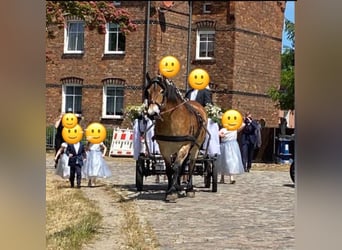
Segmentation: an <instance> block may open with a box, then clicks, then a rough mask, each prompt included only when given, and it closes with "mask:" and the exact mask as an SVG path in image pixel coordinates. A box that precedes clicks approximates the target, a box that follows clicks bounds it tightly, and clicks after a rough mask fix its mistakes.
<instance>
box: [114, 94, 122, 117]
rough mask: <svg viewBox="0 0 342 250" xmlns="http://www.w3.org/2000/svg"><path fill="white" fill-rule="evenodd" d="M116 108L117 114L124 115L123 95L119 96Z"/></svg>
mask: <svg viewBox="0 0 342 250" xmlns="http://www.w3.org/2000/svg"><path fill="white" fill-rule="evenodd" d="M115 106H116V109H115V114H116V115H123V97H117V98H116V105H115Z"/></svg>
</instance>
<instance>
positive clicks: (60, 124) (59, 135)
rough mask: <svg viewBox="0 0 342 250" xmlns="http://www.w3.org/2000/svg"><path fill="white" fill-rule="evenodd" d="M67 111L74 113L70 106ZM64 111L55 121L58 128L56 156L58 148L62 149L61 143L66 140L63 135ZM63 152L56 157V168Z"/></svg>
mask: <svg viewBox="0 0 342 250" xmlns="http://www.w3.org/2000/svg"><path fill="white" fill-rule="evenodd" d="M67 113H72V109H71V108H68V111H67ZM63 115H64V114H63V113H61V114H60V115H59V117H58V119H57V120H56V122H55V128H56V134H55V156H56V155H57V152H58V150H59V149H60V147H61V145H62V143H63V142H65V141H64V139H63V136H62V130H63V124H62V118H63ZM60 156H61V154H59V155H58V157H55V168H57V165H58V160H59V157H60Z"/></svg>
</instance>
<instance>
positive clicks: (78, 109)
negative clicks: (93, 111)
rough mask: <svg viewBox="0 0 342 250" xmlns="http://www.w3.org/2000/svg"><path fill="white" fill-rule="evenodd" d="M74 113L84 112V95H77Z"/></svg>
mask: <svg viewBox="0 0 342 250" xmlns="http://www.w3.org/2000/svg"><path fill="white" fill-rule="evenodd" d="M74 107H75V109H74V113H78V114H80V113H81V112H82V96H75V106H74Z"/></svg>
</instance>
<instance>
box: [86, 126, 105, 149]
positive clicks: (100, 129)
mask: <svg viewBox="0 0 342 250" xmlns="http://www.w3.org/2000/svg"><path fill="white" fill-rule="evenodd" d="M85 134H86V138H87V141H89V142H91V143H94V144H97V143H101V142H103V141H104V140H105V138H106V135H107V131H106V128H105V127H104V126H103V125H102V124H101V123H98V122H93V123H91V124H89V125H88V127H87V128H86V130H85Z"/></svg>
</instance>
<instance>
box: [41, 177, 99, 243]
mask: <svg viewBox="0 0 342 250" xmlns="http://www.w3.org/2000/svg"><path fill="white" fill-rule="evenodd" d="M101 220H102V217H101V215H100V213H99V212H98V209H97V208H96V206H95V204H94V203H93V202H91V201H89V200H88V199H86V198H85V197H84V196H83V195H82V192H81V190H79V189H71V188H69V183H68V181H66V180H62V179H61V180H57V179H56V178H55V177H54V174H52V173H47V174H46V249H74V250H78V249H81V246H82V244H83V243H85V242H88V241H89V240H90V239H92V238H93V237H94V236H95V234H96V232H97V229H98V227H99V226H100V223H101Z"/></svg>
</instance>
